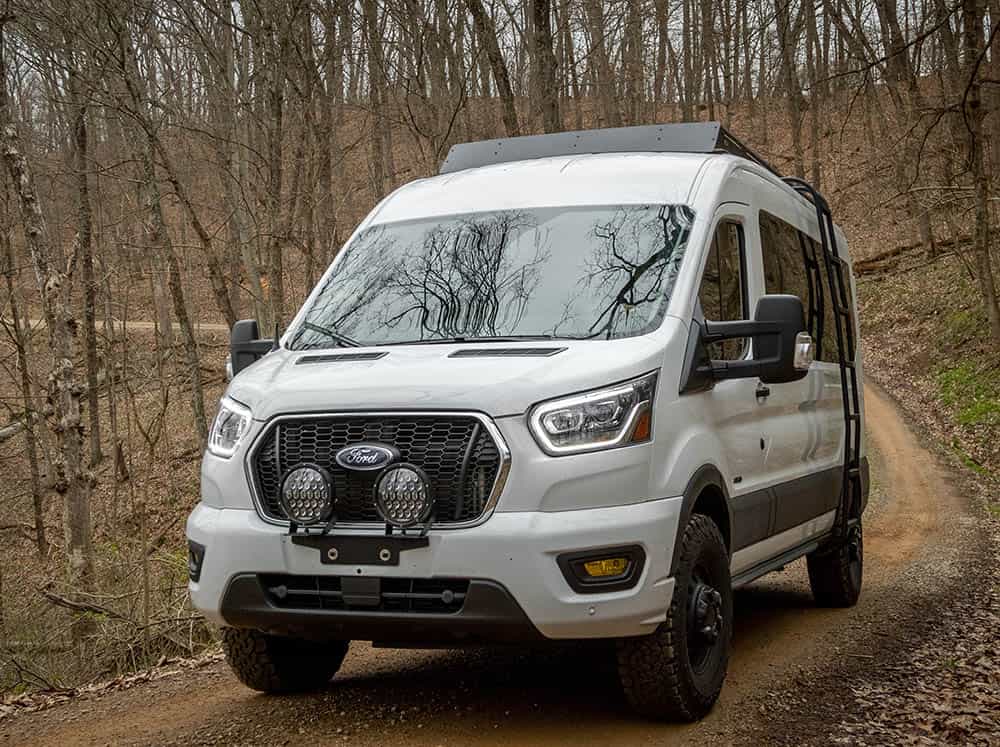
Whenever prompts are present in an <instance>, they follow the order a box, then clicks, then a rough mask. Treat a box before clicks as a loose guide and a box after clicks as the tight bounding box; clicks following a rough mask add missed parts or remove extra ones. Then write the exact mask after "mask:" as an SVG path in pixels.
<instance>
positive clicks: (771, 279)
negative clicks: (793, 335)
mask: <svg viewBox="0 0 1000 747" xmlns="http://www.w3.org/2000/svg"><path fill="white" fill-rule="evenodd" d="M760 239H761V255H762V258H763V260H764V292H765V293H791V294H792V295H793V296H798V297H799V298H801V299H802V306H803V307H804V309H805V313H806V325H807V326H808V329H809V334H810V335H812V338H813V341H814V343H815V345H816V358H817V360H822V361H836V360H837V336H836V335H837V331H836V327H834V324H836V322H835V320H834V315H833V305H832V304H831V303H830V302H829V301H830V285H829V279H828V278H827V272H826V264H825V262H824V261H823V255H822V252H823V248H822V247H821V246H820V244H819V243H818V242H816V241H813V240H812V239H811V238H810V237H809V236H807V235H806V234H804V233H802V232H801V231H799V230H798V229H797V228H795V227H794V226H791V225H789V224H788V223H785V221H783V220H781V219H780V218H776V217H775V216H773V215H771V214H770V213H765V212H764V211H763V210H762V211H761V212H760Z"/></svg>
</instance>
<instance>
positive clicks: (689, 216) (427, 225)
mask: <svg viewBox="0 0 1000 747" xmlns="http://www.w3.org/2000/svg"><path fill="white" fill-rule="evenodd" d="M643 211H645V213H644V212H643ZM651 211H653V213H655V217H654V215H653V214H651ZM578 213H591V214H593V215H591V216H588V220H591V219H594V217H595V216H600V215H601V214H604V217H605V218H607V220H606V221H605V222H601V221H600V220H595V222H594V223H593V224H592V225H591V227H590V229H589V230H588V232H587V235H588V236H589V235H590V234H593V236H594V242H597V243H595V245H593V246H590V247H589V251H590V254H591V255H592V256H590V257H589V258H588V260H587V261H588V262H590V261H593V260H594V257H595V256H597V255H598V254H600V255H601V257H602V258H605V259H607V258H613V259H612V260H610V261H613V262H618V263H619V265H620V266H613V267H611V268H610V269H609V268H607V267H598V268H597V270H596V271H595V272H594V273H593V274H594V275H600V274H601V273H603V274H604V275H607V276H617V277H623V276H624V275H628V274H629V273H631V272H635V271H639V270H640V268H644V269H641V271H640V272H639V275H638V276H630V277H629V279H628V281H627V282H628V283H630V284H631V286H632V287H631V288H629V289H628V290H629V292H630V293H631V292H632V291H634V289H635V287H636V286H639V285H640V283H639V282H638V281H637V278H638V280H643V279H644V278H643V274H642V273H645V272H647V271H649V269H650V268H652V269H654V270H655V272H654V273H652V274H651V275H650V279H654V280H656V282H657V284H656V285H655V287H654V288H652V289H651V290H652V291H653V295H652V296H650V295H649V293H648V292H647V293H646V294H645V297H641V298H639V299H638V303H636V299H635V298H634V296H633V297H630V298H629V299H627V300H628V302H625V300H622V302H621V304H619V303H618V302H619V300H621V294H622V293H624V290H619V295H618V296H616V297H615V298H614V303H613V304H612V305H613V306H614V307H615V309H614V311H612V312H611V315H612V317H613V316H614V314H616V313H617V312H618V311H620V309H621V308H626V309H628V312H627V313H626V319H627V320H628V321H627V322H626V324H628V323H630V320H631V315H632V310H633V309H634V308H637V307H638V306H639V305H641V304H650V305H649V306H647V307H646V309H647V310H648V309H652V313H648V314H647V317H646V319H645V323H644V324H640V325H638V326H635V325H633V326H632V327H631V328H627V329H623V328H615V327H614V323H613V321H612V320H611V319H609V321H608V323H607V324H606V326H605V327H604V328H601V327H598V325H597V322H596V321H595V323H594V324H593V325H591V326H590V327H589V328H588V329H587V330H586V331H585V333H583V334H581V332H584V330H581V329H564V330H560V329H559V326H560V325H561V324H562V323H563V321H562V320H560V321H557V322H556V323H555V324H554V325H553V326H552V328H551V329H538V328H536V329H531V330H530V331H528V332H521V331H519V330H517V329H516V325H515V329H511V330H504V331H503V332H497V331H496V330H489V331H487V333H485V334H483V330H482V329H481V328H480V329H479V332H478V333H476V334H463V333H440V331H437V332H436V333H435V334H431V335H428V336H424V332H426V331H427V330H426V328H425V327H424V326H423V325H422V326H421V335H420V337H419V338H407V339H402V338H400V339H385V340H368V339H365V338H364V336H361V335H357V334H355V333H354V332H353V330H352V329H348V330H346V331H345V330H343V329H341V328H340V326H339V325H338V326H334V327H331V328H329V331H330V334H329V335H322V336H324V337H327V338H328V339H326V341H325V344H321V343H320V342H319V341H318V340H317V339H316V335H315V334H314V335H313V338H312V339H311V340H308V341H306V342H303V335H304V333H305V331H306V330H308V329H312V331H313V332H314V333H317V334H319V332H320V331H319V330H317V327H318V326H323V325H322V324H321V323H319V322H317V321H316V319H315V318H314V317H311V314H312V313H313V312H314V311H315V309H316V307H317V304H318V303H319V302H320V300H321V299H322V298H323V296H324V294H326V293H328V290H327V289H328V288H329V289H330V290H329V294H330V296H331V300H333V299H335V298H336V295H335V294H337V293H338V291H337V290H336V289H334V288H333V287H332V283H334V282H335V281H336V279H337V275H338V273H339V272H342V271H343V270H344V265H345V264H347V263H350V262H351V260H352V258H354V254H355V253H356V252H358V251H361V254H360V255H359V256H360V257H361V258H364V257H365V255H366V253H368V254H369V255H370V254H371V253H372V249H370V248H365V247H364V245H363V243H362V242H363V241H365V240H366V238H367V237H369V236H372V235H373V234H374V233H376V232H379V231H381V232H391V231H396V232H399V231H401V230H405V229H407V228H410V227H422V230H423V231H424V233H423V238H422V239H421V240H420V247H421V248H422V249H424V250H425V251H424V253H423V254H421V253H416V255H414V253H412V252H409V253H408V252H403V253H401V254H400V255H399V258H400V259H401V260H405V259H407V258H409V257H412V256H418V257H424V255H426V247H427V245H428V243H429V241H428V238H427V237H428V236H430V235H431V234H432V233H434V232H435V231H437V230H439V229H441V227H446V228H447V229H452V230H454V231H455V233H454V235H453V236H448V239H449V241H454V242H455V245H456V248H455V249H453V252H454V254H455V256H456V257H458V256H463V257H464V254H463V255H459V254H458V250H457V246H458V242H459V240H460V237H462V236H464V235H465V233H467V232H468V230H469V227H470V226H472V227H477V228H478V227H479V226H480V225H481V224H483V222H484V221H489V220H498V221H499V220H501V219H503V220H508V219H510V218H511V216H515V218H518V217H521V216H525V215H527V216H529V217H530V218H533V219H539V216H542V217H546V216H548V218H549V219H559V220H564V219H566V218H567V217H568V218H570V219H572V218H574V217H575V215H576V214H578ZM633 217H634V218H635V220H634V221H632V222H633V223H636V222H637V221H639V220H640V219H642V218H644V219H645V220H646V224H645V225H641V226H640V225H630V226H629V228H630V230H632V231H633V233H635V234H636V236H638V235H639V233H643V234H650V235H652V233H653V231H652V229H651V226H652V225H653V221H654V220H655V221H656V223H655V225H656V229H655V231H656V232H662V236H659V237H658V239H659V240H660V241H662V242H663V245H662V247H660V244H659V243H657V244H655V245H654V246H653V249H654V251H652V252H651V253H650V254H649V255H648V256H644V255H641V254H640V255H639V256H638V257H636V258H632V259H631V260H630V259H629V258H628V257H627V256H625V255H627V250H622V249H621V248H620V247H617V246H616V241H615V238H616V233H615V231H618V230H619V229H621V228H622V226H624V225H625V224H626V223H628V221H629V220H630V219H631V218H633ZM696 218H697V216H696V213H695V211H694V209H693V208H692V207H691V206H690V205H689V204H683V203H625V204H616V205H607V204H595V205H561V206H543V207H532V208H518V209H508V210H483V211H472V212H463V213H453V214H440V215H432V216H426V217H416V218H412V219H405V220H400V221H387V222H380V223H369V224H367V225H366V224H363V225H362V226H360V227H359V228H358V229H357V231H356V232H355V233H354V234H353V235H352V236H351V238H350V239H349V240H348V242H347V243H346V244H345V245H344V246H343V248H342V249H341V250H340V252H338V254H337V256H336V257H335V258H334V261H333V262H332V263H331V265H330V267H329V268H328V269H327V271H326V272H325V273H324V274H323V276H322V278H321V279H320V281H319V282H318V283H317V285H316V287H315V288H314V289H313V291H312V292H311V293H310V294H309V296H308V297H307V299H306V301H305V303H304V304H303V305H302V307H301V309H300V310H299V312H298V314H297V315H296V317H295V319H294V320H293V323H292V325H291V327H290V328H289V330H288V331H287V333H286V335H285V337H284V347H286V348H288V349H290V350H295V351H304V350H322V349H333V348H340V347H347V346H352V347H353V346H361V347H379V346H385V345H408V344H432V343H445V342H465V341H468V342H475V341H477V340H479V341H493V342H497V341H508V340H517V339H566V340H569V339H576V340H587V339H598V340H614V339H627V338H632V337H638V336H642V335H646V334H650V333H652V332H654V331H655V330H656V329H658V328H659V327H660V326H661V325H662V324H663V321H664V319H665V318H666V315H667V311H668V307H669V305H670V302H671V300H672V297H673V295H674V293H675V292H676V291H677V289H678V287H677V281H678V280H679V278H680V275H681V271H682V266H683V265H684V259H685V258H686V256H687V255H688V254H690V253H691V247H692V242H691V239H692V237H693V235H694V233H695V230H694V229H695V225H696ZM615 221H618V223H615ZM545 224H546V222H545V221H544V220H540V219H539V222H538V223H537V224H530V221H529V224H528V225H526V226H519V228H522V229H526V230H532V229H534V230H535V233H538V231H539V226H542V225H545ZM574 226H575V224H574ZM612 226H613V227H614V229H615V230H610V228H609V227H612ZM599 228H600V229H602V230H604V234H603V235H602V234H601V233H600V231H599V230H598V229H599ZM418 230H420V229H418ZM633 238H634V237H633ZM601 241H604V242H605V244H606V246H604V247H601V246H600V243H599V242H601ZM668 242H672V243H669V246H668ZM535 243H538V240H537V239H535ZM636 244H637V246H638V239H636ZM416 245H417V244H412V246H416ZM657 247H660V248H659V249H657ZM411 248H412V247H411ZM506 248H507V247H506V244H503V243H501V244H500V246H499V252H498V253H497V254H496V255H495V256H497V257H498V260H497V262H501V261H502V260H503V259H504V252H505V251H506ZM562 251H563V252H566V251H568V250H567V249H565V248H562ZM383 253H387V252H375V255H376V256H377V255H379V254H383ZM661 255H662V256H661ZM490 256H491V257H492V256H494V255H490ZM569 256H570V257H572V255H569ZM654 258H655V261H654ZM640 259H642V260H643V261H642V262H640V261H639V260H640ZM463 261H464V260H463ZM538 261H539V256H535V257H534V258H533V259H532V260H531V263H526V264H525V265H524V266H523V267H520V268H519V269H518V271H519V272H520V271H521V270H522V269H524V267H530V266H531V264H532V263H536V262H538ZM491 262H492V260H491ZM579 266H582V264H581V265H579ZM449 269H453V268H449ZM491 269H492V268H491ZM394 271H395V268H394ZM467 274H469V273H467ZM623 274H624V275H623ZM664 276H665V277H666V279H663V278H664ZM657 278H659V279H657ZM592 279H593V276H592V275H586V276H580V277H577V279H576V280H575V281H574V285H575V286H577V287H579V286H581V284H583V283H585V282H589V281H590V280H592ZM389 284H390V285H391V283H389ZM580 292H582V289H580ZM341 295H343V293H342V292H341ZM567 298H570V301H572V300H575V299H578V298H579V293H578V294H577V296H573V297H567ZM609 299H611V296H607V297H606V300H609ZM570 301H568V302H567V303H569V302H570ZM352 303H353V302H352ZM358 309H360V306H358V305H356V304H355V306H354V308H353V309H351V310H350V313H352V314H353V313H356V312H357V311H358ZM424 312H426V309H425V310H424ZM607 313H608V310H607V309H604V310H603V311H602V314H601V315H599V316H598V318H597V321H600V319H601V316H602V315H604V314H607ZM424 315H425V314H424ZM334 316H336V315H334ZM640 319H641V318H640ZM392 321H393V323H396V322H398V318H395V319H393V320H392ZM519 321H520V318H518V322H519ZM595 328H596V329H595Z"/></svg>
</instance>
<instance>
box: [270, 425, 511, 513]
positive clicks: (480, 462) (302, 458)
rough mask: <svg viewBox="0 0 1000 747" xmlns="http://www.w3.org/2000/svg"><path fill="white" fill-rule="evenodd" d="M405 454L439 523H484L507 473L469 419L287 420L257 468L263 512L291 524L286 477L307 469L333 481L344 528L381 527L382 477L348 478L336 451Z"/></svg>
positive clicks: (348, 472) (274, 432)
mask: <svg viewBox="0 0 1000 747" xmlns="http://www.w3.org/2000/svg"><path fill="white" fill-rule="evenodd" d="M372 441H375V442H378V443H384V444H388V445H391V446H395V447H396V448H397V449H399V451H400V454H401V455H402V459H403V461H405V462H411V463H413V464H416V465H417V466H419V467H421V468H423V470H424V472H426V473H427V476H428V478H429V479H430V482H431V490H432V491H433V493H434V523H435V524H447V523H458V522H464V521H470V520H473V519H476V518H478V517H479V516H480V515H482V513H483V511H484V509H485V508H486V502H487V501H488V499H489V496H490V493H491V492H492V490H493V484H494V482H496V479H497V474H498V473H499V471H500V452H499V451H498V449H497V445H496V443H494V441H493V438H492V437H491V436H490V434H489V432H488V431H487V430H486V428H485V427H483V424H482V423H481V422H480V421H479V420H478V419H476V418H474V417H470V416H468V415H453V416H444V415H433V416H432V415H407V416H398V417H397V416H374V415H351V416H346V417H322V418H302V419H290V420H282V421H279V422H278V423H276V424H275V425H273V426H271V428H270V430H269V431H268V432H267V433H266V434H265V435H264V436H263V440H262V441H261V443H260V445H259V446H258V447H257V450H256V451H255V452H254V456H253V462H252V465H251V468H252V471H253V477H254V480H255V483H256V488H257V493H258V496H259V498H260V502H261V507H262V509H263V510H264V512H265V513H266V514H267V515H268V516H269V517H271V518H273V519H285V518H286V517H285V514H284V511H282V509H281V505H280V503H279V501H278V491H279V490H280V486H281V477H282V475H283V474H284V473H285V472H287V471H288V470H290V469H292V468H293V467H295V465H297V464H301V463H303V462H311V463H313V464H318V465H320V466H322V467H324V468H325V469H326V470H327V471H328V472H329V473H330V475H331V476H332V477H333V484H334V492H335V501H336V514H337V521H344V522H369V521H370V522H380V521H381V519H380V518H379V516H378V513H377V512H376V510H375V505H374V502H373V499H372V491H373V488H374V485H375V480H376V478H377V476H378V473H377V472H358V471H354V470H346V469H344V468H343V467H341V466H340V465H339V464H337V462H336V459H335V458H334V457H335V455H336V453H337V451H338V450H339V449H342V448H343V447H345V446H347V445H348V444H354V443H359V442H372Z"/></svg>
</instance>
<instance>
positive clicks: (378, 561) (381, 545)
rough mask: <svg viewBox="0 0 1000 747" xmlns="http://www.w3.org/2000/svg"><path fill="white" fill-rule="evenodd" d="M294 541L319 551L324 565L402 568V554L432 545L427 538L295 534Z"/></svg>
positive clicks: (296, 543) (293, 542)
mask: <svg viewBox="0 0 1000 747" xmlns="http://www.w3.org/2000/svg"><path fill="white" fill-rule="evenodd" d="M291 539H292V544H293V545H300V546H302V547H312V548H315V549H316V550H318V551H319V559H320V562H321V563H323V564H324V565H385V566H393V565H399V556H400V554H401V553H404V552H406V551H407V550H416V549H419V548H422V547H427V546H429V545H430V539H429V538H427V537H388V536H378V537H362V536H359V535H339V536H338V535H332V534H293V535H292V537H291Z"/></svg>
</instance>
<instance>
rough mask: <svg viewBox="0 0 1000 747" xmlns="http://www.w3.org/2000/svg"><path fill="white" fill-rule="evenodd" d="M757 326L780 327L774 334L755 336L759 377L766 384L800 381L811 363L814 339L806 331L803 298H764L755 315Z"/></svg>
mask: <svg viewBox="0 0 1000 747" xmlns="http://www.w3.org/2000/svg"><path fill="white" fill-rule="evenodd" d="M754 323H755V324H773V325H777V330H776V331H774V332H769V333H763V334H759V335H752V337H753V351H754V354H753V360H754V362H755V363H758V364H760V366H761V372H760V373H759V374H757V375H758V376H760V380H761V381H763V382H764V383H765V384H783V383H785V382H786V381H798V380H799V379H801V378H802V377H803V376H805V375H806V373H807V372H808V371H809V366H810V364H811V363H812V347H813V345H812V338H811V337H810V336H809V333H808V332H806V318H805V313H804V310H803V308H802V299H800V298H799V297H798V296H790V295H779V294H773V295H769V296H761V299H760V301H758V302H757V311H756V313H755V314H754Z"/></svg>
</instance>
